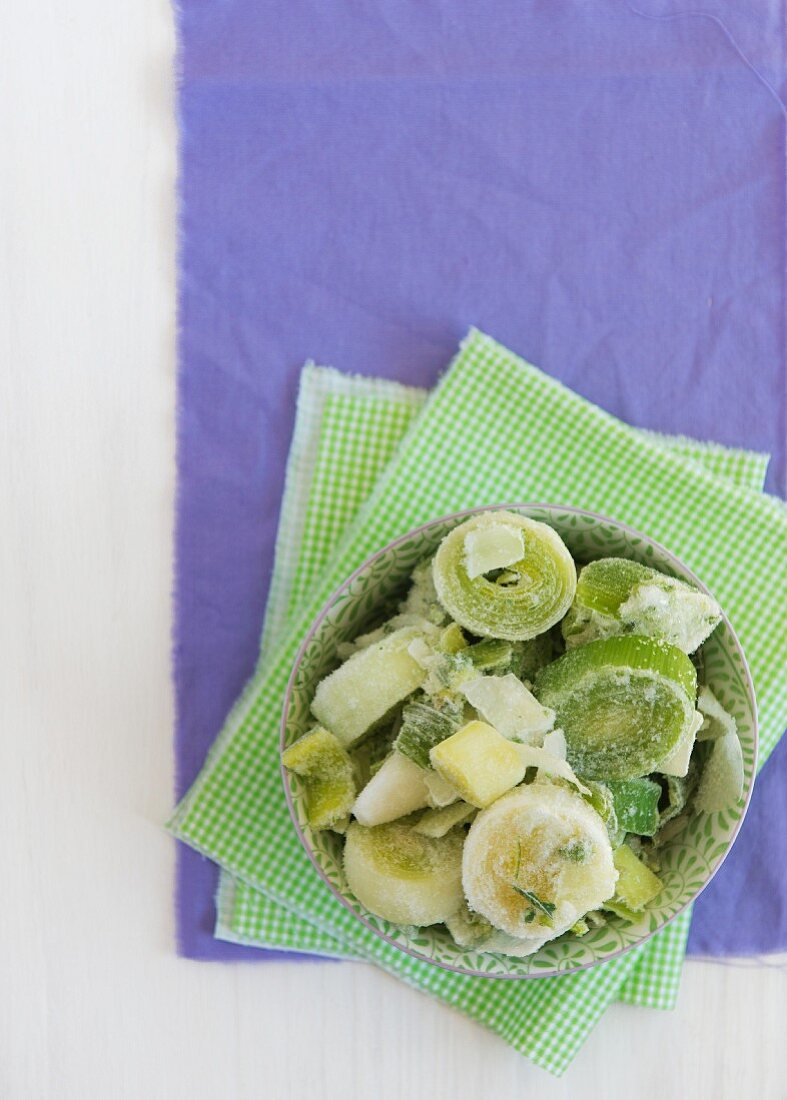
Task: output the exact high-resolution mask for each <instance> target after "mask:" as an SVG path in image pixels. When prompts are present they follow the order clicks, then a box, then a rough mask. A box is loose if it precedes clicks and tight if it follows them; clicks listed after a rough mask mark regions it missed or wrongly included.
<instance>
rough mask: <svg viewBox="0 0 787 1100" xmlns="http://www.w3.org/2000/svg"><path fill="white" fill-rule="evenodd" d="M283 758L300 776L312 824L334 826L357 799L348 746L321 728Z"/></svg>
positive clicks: (295, 744)
mask: <svg viewBox="0 0 787 1100" xmlns="http://www.w3.org/2000/svg"><path fill="white" fill-rule="evenodd" d="M281 761H282V764H284V766H285V768H288V769H289V771H291V772H294V773H295V774H296V775H297V776H299V777H300V780H301V785H302V787H303V792H304V797H305V800H306V818H307V820H308V822H309V824H310V825H311V827H312V828H313V829H331V828H333V829H335V828H336V826H337V825H338V824H339V823H340V822H341V821H342V820H343V819H344V818H345V817H346V815H347V814H348V813H349V812H350V809H351V808H352V805H353V802H354V801H355V774H354V770H353V765H352V761H351V760H350V757H349V756H348V755H347V752H346V751H345V749H344V748H342V746H341V745H340V744H339V742H338V741H337V739H336V738H335V737H334V736H333V734H331V733H329V731H328V730H326V729H323V728H322V727H318V728H317V729H314V730H311V732H309V733H306V734H304V735H303V737H299V738H298V740H297V741H295V742H294V743H293V744H292V745H290V747H289V748H288V749H285V750H284V752H283V753H282V755H281Z"/></svg>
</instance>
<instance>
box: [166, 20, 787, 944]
mask: <svg viewBox="0 0 787 1100" xmlns="http://www.w3.org/2000/svg"><path fill="white" fill-rule="evenodd" d="M638 6H640V7H641V6H643V5H638ZM713 11H714V13H715V15H716V16H718V17H720V18H721V20H722V21H723V22H724V24H725V25H726V27H727V29H728V30H729V31H730V32H731V33H732V34H733V36H734V38H735V41H736V43H737V45H738V46H739V47H740V49H741V50H742V51H743V53H744V54H745V55H746V58H747V59H748V60H749V61H750V62H751V64H752V65H754V67H755V68H756V69H757V70H758V71H759V73H760V74H762V75H763V76H764V77H765V78H766V79H767V80H768V81H769V83H770V84H771V85H772V86H773V87H775V88H777V89H778V88H780V87H783V82H784V57H783V44H782V40H783V35H782V4H781V2H780V0H759V2H758V3H757V4H754V3H752V2H749V3H737V2H735V3H733V0H719V2H718V3H716V4H714V7H713ZM177 23H178V50H179V65H178V67H179V85H178V111H179V127H180V175H179V235H180V242H181V248H180V255H179V358H180V378H179V403H178V431H179V445H178V476H179V494H178V525H177V549H176V595H177V600H176V623H175V638H174V664H175V679H176V700H177V732H176V754H177V792H178V795H179V796H180V795H182V794H183V793H184V792H185V790H186V789H187V788H188V786H189V785H190V783H191V782H192V781H193V779H194V777H195V776H196V774H197V772H198V770H199V768H200V766H201V764H202V762H203V760H204V757H205V753H206V752H207V749H208V747H209V745H210V743H211V741H212V740H213V738H214V737H215V734H216V730H217V729H219V728H220V726H221V724H222V722H223V720H224V717H225V715H226V713H227V711H228V710H229V708H230V707H231V705H232V703H233V700H234V699H235V697H236V696H237V694H238V692H239V691H240V690H241V688H242V687H243V684H244V683H245V682H246V680H247V679H248V677H249V675H250V674H251V672H252V670H253V668H254V665H255V662H256V658H257V651H258V643H259V624H260V622H261V621H262V616H263V611H264V607H265V598H266V591H267V583H268V576H269V574H270V568H271V562H272V552H273V542H274V537H275V531H276V520H277V512H278V504H279V500H280V498H281V492H282V485H283V476H284V464H285V459H286V454H287V446H288V442H289V439H290V436H291V431H292V417H293V410H294V404H295V392H296V386H297V374H298V365H299V364H300V363H302V362H303V361H304V359H306V358H307V357H308V356H310V355H317V356H319V357H320V358H321V359H323V360H325V361H329V362H335V363H339V364H341V365H342V367H343V368H344V369H347V370H349V371H355V372H357V373H361V374H364V373H372V374H375V375H378V376H388V377H396V378H398V379H399V380H401V381H403V382H409V383H412V384H417V385H420V386H425V387H429V386H431V385H433V383H434V381H435V378H436V375H437V372H438V370H439V369H440V368H441V367H442V366H443V365H444V364H445V363H446V362H447V361H448V359H449V358H450V355H451V354H452V351H453V349H454V347H455V346H456V343H457V341H458V339H459V337H460V336H461V334H462V332H463V331H464V330H465V329H466V327H467V324H468V323H469V322H471V321H473V322H475V323H477V324H479V325H481V326H482V327H484V328H486V329H487V330H489V331H492V332H495V333H496V334H499V335H500V337H501V338H502V339H503V340H505V341H506V342H507V343H509V344H510V345H511V346H512V347H515V348H517V349H519V350H522V351H523V352H525V353H526V354H527V356H528V357H529V358H531V359H532V360H533V361H534V362H537V363H539V364H541V365H543V366H544V367H545V369H546V370H547V371H548V372H549V373H550V374H551V375H552V376H553V377H555V378H558V379H561V380H562V381H564V382H566V383H567V384H568V385H570V386H572V387H573V388H574V389H575V390H577V391H578V392H580V393H582V394H583V395H585V396H587V397H589V398H591V399H592V400H593V401H595V402H597V403H598V404H600V405H601V406H603V407H604V408H607V409H609V410H610V411H611V412H613V413H615V414H617V415H619V416H621V417H622V418H623V419H625V420H626V421H628V422H629V423H632V424H636V425H639V426H643V427H651V428H657V429H660V430H664V431H671V432H676V433H684V434H686V435H689V436H695V437H698V438H703V439H717V440H719V441H720V442H722V443H725V444H729V445H736V446H743V447H749V448H751V449H753V450H759V451H769V452H771V453H772V454H773V461H772V464H771V467H770V470H769V481H768V486H767V487H768V488H769V489H770V491H772V492H777V493H779V494H784V492H785V488H787V486H786V484H785V447H784V443H785V434H786V433H785V425H786V424H787V402H785V385H786V383H787V370H786V369H785V356H784V324H783V319H784V277H785V268H784V239H785V226H784V169H785V162H784V142H783V115H782V111H781V109H780V106H779V104H778V103H777V102H776V101H775V100H774V98H773V96H772V95H771V94H770V93H769V91H768V89H767V88H766V87H765V86H764V85H763V84H762V83H761V81H760V80H758V78H757V76H756V75H755V74H754V73H753V72H752V71H751V69H750V68H748V67H747V65H746V64H745V62H744V60H742V58H741V56H740V54H739V53H738V52H736V49H735V48H733V46H732V45H731V43H730V41H729V40H728V38H727V37H726V36H725V33H724V31H723V30H722V28H721V27H720V26H719V25H717V24H716V23H714V22H712V21H711V20H710V19H707V18H702V17H690V18H685V19H671V20H668V21H667V20H665V21H654V20H649V19H644V18H642V17H641V16H638V15H636V14H634V13H633V12H632V11H631V10H629V8H628V7H627V6H626V5H625V4H622V3H617V2H614V3H613V2H607V0H599V3H597V4H593V5H588V4H585V3H582V2H580V0H566V2H565V3H561V4H548V5H547V4H544V5H532V6H528V5H522V4H521V3H520V2H519V0H500V2H499V3H497V4H496V5H495V8H494V16H493V17H490V14H489V11H488V10H487V9H486V8H485V7H484V6H483V5H478V4H473V3H471V2H470V0H456V2H455V3H453V4H452V5H451V6H450V12H449V10H448V9H446V8H445V7H444V5H442V4H437V3H435V2H432V0H423V3H420V4H418V5H401V6H398V7H396V8H392V7H391V6H390V5H381V4H378V3H374V2H373V3H370V4H368V5H364V6H363V7H362V8H359V7H358V5H356V4H354V3H351V2H350V0H336V2H335V3H334V4H332V5H331V10H330V15H328V13H327V11H325V10H323V9H321V8H319V7H315V6H314V5H313V4H311V3H309V2H308V0H271V3H267V4H264V5H261V4H259V3H257V2H256V0H228V2H226V3H223V4H220V5H218V4H204V3H202V2H200V0H181V2H180V3H179V4H178V5H177ZM228 532H231V537H228ZM785 786H787V751H786V750H785V746H784V745H782V746H781V747H780V748H779V749H778V750H777V751H776V753H775V754H774V756H773V758H772V760H771V761H770V763H769V765H768V767H767V768H766V769H765V771H764V772H763V774H762V776H761V777H760V778H759V780H758V783H757V787H756V790H755V795H754V803H753V806H752V809H751V811H750V813H749V816H748V819H747V826H746V830H744V834H743V836H742V837H741V841H740V843H739V844H737V845H736V847H735V849H734V850H733V853H732V855H731V857H730V860H729V861H728V863H727V865H726V867H725V874H726V876H727V878H728V880H729V874H730V872H732V871H733V870H735V881H736V883H737V887H736V889H735V890H731V889H728V888H725V891H724V892H723V891H722V886H723V879H722V877H721V876H719V878H718V879H717V880H716V881H715V882H714V883H713V884H711V886H710V888H709V890H708V891H707V892H706V894H705V895H704V897H703V898H702V899H701V901H700V903H699V905H698V907H697V919H696V920H695V922H694V925H693V929H692V935H691V940H690V945H689V946H690V950H693V951H695V952H700V953H703V954H707V953H711V952H712V953H718V954H729V953H740V952H751V951H755V952H756V951H769V950H778V949H784V948H785V947H786V946H787V904H785V899H784V893H783V883H780V882H779V880H778V876H777V870H776V869H778V868H779V867H781V866H784V865H785V864H787V821H785V818H787V809H786V808H785V807H784V805H783V798H782V797H781V791H783V790H784V789H785ZM766 807H768V808H769V812H770V813H771V814H776V815H778V816H777V818H776V820H775V822H774V819H773V818H769V817H768V814H767V813H766ZM774 823H776V824H777V825H778V826H779V827H776V828H774ZM747 837H751V838H752V842H751V848H750V849H748V848H747ZM755 841H756V842H757V843H755ZM757 850H759V851H760V852H761V851H764V850H768V851H769V852H770V853H772V859H771V860H769V866H768V867H765V866H764V865H763V861H762V860H759V861H752V860H751V858H750V855H751V853H752V852H755V851H757ZM215 887H216V871H215V868H214V867H213V865H212V864H210V863H209V862H208V861H207V860H204V859H202V858H201V857H200V856H198V855H196V854H195V853H194V852H192V851H190V850H188V849H186V848H185V847H182V846H181V849H180V851H179V853H178V905H177V921H178V943H179V950H180V951H181V952H182V953H184V954H186V955H189V956H191V957H193V958H207V959H233V958H235V959H237V958H248V959H251V958H259V957H260V956H261V953H260V952H257V951H253V950H246V949H244V948H238V947H236V946H235V945H231V944H226V943H221V942H218V941H216V940H215V939H214V937H213V927H214V920H215V913H214V905H213V895H214V892H215ZM711 903H712V904H713V911H714V912H715V913H716V914H718V918H719V919H718V920H717V921H715V922H711V921H709V920H708V921H705V922H702V921H701V920H700V915H701V907H702V906H704V905H707V907H708V911H710V906H711Z"/></svg>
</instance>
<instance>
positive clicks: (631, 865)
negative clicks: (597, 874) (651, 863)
mask: <svg viewBox="0 0 787 1100" xmlns="http://www.w3.org/2000/svg"><path fill="white" fill-rule="evenodd" d="M613 860H614V863H615V867H616V868H617V871H618V881H617V885H616V886H615V896H614V898H613V899H611V900H610V901H607V902H605V903H604V908H605V909H609V910H611V911H612V912H613V913H617V914H618V916H621V917H625V919H626V920H636V919H638V916H639V914H640V913H641V912H642V910H643V909H644V908H645V906H646V905H647V904H648V902H651V901H653V899H654V898H656V897H658V895H659V894H660V893H661V891H662V890H663V889H664V884H663V883H662V881H661V879H660V878H659V877H658V876H657V875H654V874H653V872H652V871H651V869H650V868H649V867H646V866H645V864H644V863H643V862H642V860H641V859H637V857H636V856H635V855H634V853H633V852H632V850H631V848H629V846H628V844H621V845H620V847H619V848H616V849H615V851H614V853H613Z"/></svg>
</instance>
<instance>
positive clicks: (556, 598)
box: [433, 512, 576, 641]
mask: <svg viewBox="0 0 787 1100" xmlns="http://www.w3.org/2000/svg"><path fill="white" fill-rule="evenodd" d="M501 526H502V527H505V528H509V529H511V530H514V531H517V532H520V533H521V536H522V541H523V545H524V553H523V556H522V558H521V559H520V560H519V561H517V562H514V563H511V565H510V566H509V567H508V572H509V573H511V574H514V575H515V576H516V578H517V580H516V583H505V584H498V583H496V582H495V580H494V579H489V578H487V577H486V576H484V575H481V576H478V577H475V578H471V577H470V576H468V573H467V567H466V557H465V540H466V538H467V537H468V535H469V534H471V533H472V532H480V531H485V530H487V529H494V528H499V527H501ZM433 572H434V583H435V589H436V591H437V596H438V599H439V600H440V603H441V604H442V605H443V607H444V608H445V609H446V611H447V612H448V613H449V615H450V616H451V618H453V619H454V620H455V621H456V622H458V623H459V624H460V625H461V626H463V627H465V629H466V630H469V631H471V632H472V633H473V634H478V635H480V636H482V637H491V638H504V639H508V640H509V641H517V640H524V639H527V638H534V637H535V636H536V635H537V634H541V633H543V632H544V631H545V630H548V629H549V628H550V627H551V626H553V625H554V624H555V623H556V622H559V620H560V619H561V618H562V617H563V615H565V613H566V611H567V610H568V608H569V606H570V604H571V601H572V599H573V597H574V590H575V588H576V569H575V566H574V561H573V559H572V557H571V555H570V554H569V552H568V550H567V549H566V546H565V544H564V543H563V541H562V539H561V538H560V536H559V535H558V534H557V533H556V532H555V531H553V530H552V528H551V527H549V526H547V524H545V523H538V522H537V521H535V520H531V519H527V518H526V517H525V516H520V515H517V514H515V513H513V512H484V513H482V514H481V515H478V516H474V517H473V518H472V519H469V520H466V521H465V522H464V523H461V524H459V526H458V527H455V528H454V530H453V531H451V532H450V533H449V534H448V535H446V537H445V538H444V539H443V541H442V542H441V543H440V546H439V548H438V551H437V553H436V554H435V558H434V568H433Z"/></svg>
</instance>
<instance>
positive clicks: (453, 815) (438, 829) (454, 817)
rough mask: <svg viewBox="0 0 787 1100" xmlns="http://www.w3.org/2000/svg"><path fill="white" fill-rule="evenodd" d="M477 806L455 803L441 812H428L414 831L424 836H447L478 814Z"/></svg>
mask: <svg viewBox="0 0 787 1100" xmlns="http://www.w3.org/2000/svg"><path fill="white" fill-rule="evenodd" d="M477 812H478V811H477V809H476V807H475V806H468V804H467V803H466V802H454V803H453V805H451V806H444V807H443V808H442V809H440V810H427V811H426V813H425V814H423V815H422V816H421V817H420V818H419V819H418V824H417V825H413V831H414V832H416V833H420V834H421V835H422V836H435V837H437V836H445V834H446V833H447V832H449V830H451V829H453V827H454V826H455V825H462V824H463V823H464V822H466V821H468V820H469V819H470V818H471V817H473V816H474V815H475V814H476V813H477Z"/></svg>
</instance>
